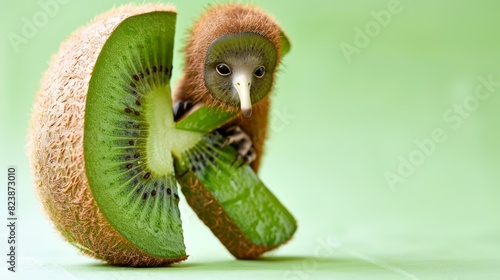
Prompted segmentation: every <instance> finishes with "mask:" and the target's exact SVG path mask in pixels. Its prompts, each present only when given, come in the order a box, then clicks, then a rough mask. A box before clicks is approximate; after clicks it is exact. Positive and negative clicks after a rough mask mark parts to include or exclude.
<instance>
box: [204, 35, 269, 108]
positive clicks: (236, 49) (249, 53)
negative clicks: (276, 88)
mask: <svg viewBox="0 0 500 280" xmlns="http://www.w3.org/2000/svg"><path fill="white" fill-rule="evenodd" d="M277 60H278V53H277V50H276V47H275V45H274V44H273V43H272V42H271V41H270V40H268V39H267V38H265V37H263V36H261V35H259V34H256V33H252V32H242V33H237V34H228V35H224V36H221V37H219V38H218V39H217V40H215V41H214V42H213V43H212V44H211V45H210V47H209V48H208V52H207V56H206V60H205V69H204V80H205V86H206V87H207V89H208V90H209V92H210V94H211V95H212V96H213V97H214V98H215V99H217V100H218V101H220V102H221V103H223V104H224V105H226V106H228V107H232V108H237V107H239V108H240V109H241V112H242V114H243V116H245V117H247V118H248V117H250V116H251V115H252V105H253V104H255V103H257V102H259V101H260V100H262V99H263V98H264V97H265V96H266V95H267V94H268V93H269V92H270V91H271V88H272V84H273V76H274V71H275V69H276V64H277Z"/></svg>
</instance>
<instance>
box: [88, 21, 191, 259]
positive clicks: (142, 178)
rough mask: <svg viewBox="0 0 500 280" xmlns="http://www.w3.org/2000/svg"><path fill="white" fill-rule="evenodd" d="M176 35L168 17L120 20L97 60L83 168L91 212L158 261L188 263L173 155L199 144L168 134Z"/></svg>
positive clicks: (186, 134)
mask: <svg viewBox="0 0 500 280" xmlns="http://www.w3.org/2000/svg"><path fill="white" fill-rule="evenodd" d="M174 27H175V14H174V13H164V12H151V13H147V14H142V15H139V16H133V17H129V18H127V19H125V20H124V21H123V22H122V23H121V24H120V25H119V26H118V27H117V28H116V29H115V31H114V32H113V34H112V35H111V36H110V37H109V39H108V40H107V41H106V43H105V45H104V47H103V49H102V51H101V53H100V55H99V57H98V59H97V62H96V65H95V67H94V71H93V73H92V77H91V80H90V82H89V90H88V94H87V100H86V107H85V125H84V157H85V166H86V172H87V177H88V180H89V185H90V188H91V190H92V193H93V195H94V198H95V200H96V202H97V205H98V206H99V208H100V209H101V211H102V212H103V214H104V215H105V217H106V218H107V219H108V221H109V223H110V224H111V225H112V226H113V227H114V228H115V229H116V230H117V231H118V232H119V233H120V234H121V235H122V236H123V237H125V238H126V239H127V240H128V241H129V242H131V243H132V244H134V245H135V246H137V247H138V248H139V249H141V250H143V251H144V252H146V253H147V254H149V255H152V256H155V257H159V258H178V257H182V256H185V255H186V252H185V246H184V242H183V234H182V227H181V218H180V213H179V209H178V203H179V196H178V190H177V186H176V180H175V175H174V166H173V158H172V154H171V153H172V152H173V151H176V150H182V149H183V146H182V145H186V147H189V146H190V145H192V144H194V143H196V142H197V141H198V140H197V138H198V137H199V136H197V134H194V133H192V132H187V131H186V132H182V131H180V130H175V128H174V122H173V115H172V104H171V99H170V96H171V92H170V86H169V81H170V77H171V70H172V50H173V37H174V32H175V30H174ZM174 139H176V141H177V142H174ZM179 143H182V144H179Z"/></svg>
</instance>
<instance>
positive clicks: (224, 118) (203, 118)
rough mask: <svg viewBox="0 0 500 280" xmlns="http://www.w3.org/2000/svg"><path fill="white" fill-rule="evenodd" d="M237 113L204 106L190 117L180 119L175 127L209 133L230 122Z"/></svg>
mask: <svg viewBox="0 0 500 280" xmlns="http://www.w3.org/2000/svg"><path fill="white" fill-rule="evenodd" d="M235 116H236V113H234V112H230V111H224V110H221V109H218V108H216V107H207V106H202V107H200V108H199V109H197V110H196V111H194V112H192V113H190V114H189V117H184V118H182V119H180V120H179V121H178V122H177V123H176V124H175V127H176V128H178V129H183V130H191V131H197V132H209V131H211V130H213V129H217V128H219V127H221V126H223V125H224V124H225V123H227V122H229V121H230V120H231V119H233V118H234V117H235Z"/></svg>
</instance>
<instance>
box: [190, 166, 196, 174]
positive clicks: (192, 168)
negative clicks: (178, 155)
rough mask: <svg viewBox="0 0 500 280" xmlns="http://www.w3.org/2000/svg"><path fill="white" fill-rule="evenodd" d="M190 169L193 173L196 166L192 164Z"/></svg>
mask: <svg viewBox="0 0 500 280" xmlns="http://www.w3.org/2000/svg"><path fill="white" fill-rule="evenodd" d="M191 171H193V173H194V172H196V166H194V165H193V166H192V167H191Z"/></svg>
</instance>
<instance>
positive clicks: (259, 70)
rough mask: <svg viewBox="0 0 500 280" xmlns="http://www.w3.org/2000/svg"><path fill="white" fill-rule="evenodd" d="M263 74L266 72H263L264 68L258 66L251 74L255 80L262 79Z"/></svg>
mask: <svg viewBox="0 0 500 280" xmlns="http://www.w3.org/2000/svg"><path fill="white" fill-rule="evenodd" d="M265 73H266V70H265V68H264V66H260V67H259V68H257V70H255V72H253V74H254V76H255V77H257V78H262V77H264V74H265Z"/></svg>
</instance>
